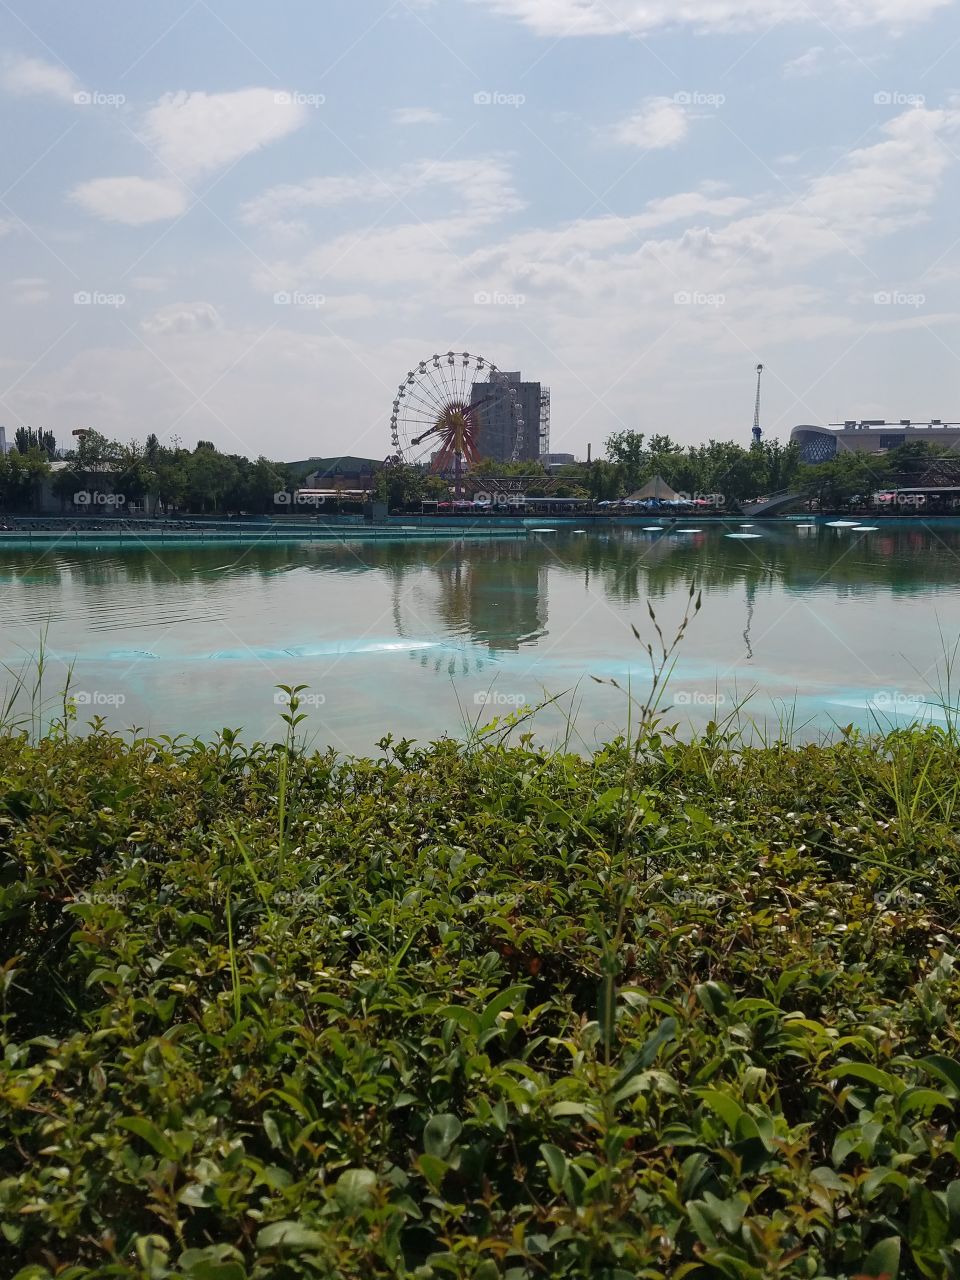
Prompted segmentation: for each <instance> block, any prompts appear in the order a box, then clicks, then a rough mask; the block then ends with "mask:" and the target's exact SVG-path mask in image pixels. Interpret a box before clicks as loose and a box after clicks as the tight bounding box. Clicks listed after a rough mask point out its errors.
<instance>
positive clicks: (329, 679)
mask: <svg viewBox="0 0 960 1280" xmlns="http://www.w3.org/2000/svg"><path fill="white" fill-rule="evenodd" d="M544 527H549V521H545V522H544ZM680 529H684V530H689V531H688V532H680V531H677V530H671V531H662V530H661V531H656V532H645V531H644V530H643V529H642V528H639V527H622V526H620V527H617V526H611V527H610V528H608V529H604V530H602V531H597V530H591V531H588V532H585V533H577V532H574V531H572V530H570V529H566V530H560V529H557V530H555V531H553V532H535V531H529V532H528V534H527V535H526V536H525V537H521V538H517V537H502V538H500V537H496V536H491V537H490V538H481V539H473V540H469V541H468V540H460V539H458V538H456V537H455V536H452V537H450V538H449V539H447V538H442V539H439V540H437V539H434V540H432V541H429V542H424V541H417V540H403V539H399V538H398V539H397V540H396V541H392V540H390V541H384V540H379V541H377V542H368V541H362V540H357V541H352V542H324V543H312V544H310V543H304V544H286V545H277V546H260V547H250V546H232V545H220V546H209V547H197V546H191V547H180V548H174V547H166V546H164V547H161V546H159V545H157V546H152V547H147V546H140V547H138V548H130V547H124V548H123V549H120V548H108V547H101V548H100V549H99V550H96V549H94V548H92V547H81V548H78V549H72V548H71V549H66V548H65V547H64V546H63V544H60V545H54V546H51V547H49V548H40V547H37V548H34V549H33V550H24V549H21V550H13V549H10V548H8V547H0V586H2V591H0V604H2V608H0V626H2V630H0V658H2V660H3V662H4V663H5V665H6V667H7V669H8V672H7V677H6V681H7V686H8V689H9V688H10V687H12V680H13V676H12V675H11V672H16V671H20V670H21V669H26V670H29V669H30V667H31V666H32V663H33V660H34V655H35V654H36V653H37V652H38V649H39V646H40V643H41V638H42V637H45V648H46V652H47V662H48V666H47V670H46V673H45V677H44V696H45V697H46V695H48V694H51V693H54V692H55V691H57V690H59V689H61V688H62V687H63V686H64V684H65V682H66V680H67V676H68V669H69V668H72V671H71V673H70V681H71V689H72V692H73V694H74V697H75V698H76V701H77V704H78V706H77V712H78V724H79V725H80V726H82V725H84V724H86V723H87V722H88V721H89V720H90V719H91V718H92V717H93V716H94V715H102V716H104V718H105V719H106V721H107V723H108V724H110V725H111V726H113V727H117V728H129V727H130V726H137V727H139V728H140V729H142V730H144V731H146V732H148V733H150V734H152V735H159V734H177V733H185V734H190V735H194V734H199V735H203V736H208V735H210V734H212V733H214V732H215V731H216V730H217V729H219V728H221V727H223V726H229V727H231V728H239V729H242V730H243V733H244V736H245V737H247V738H264V737H266V738H270V739H274V738H276V737H278V736H280V735H281V734H282V733H283V730H284V725H283V722H282V719H281V716H282V714H283V712H284V711H285V707H284V706H283V705H282V695H281V694H278V692H277V690H276V686H277V685H278V684H287V685H291V684H306V685H308V686H309V689H308V690H307V691H306V693H305V695H304V697H305V700H306V701H305V706H304V708H303V709H304V710H305V711H306V712H307V713H308V717H309V718H308V720H307V722H306V723H305V725H304V726H303V727H302V731H305V732H306V734H307V737H308V740H309V741H311V742H312V743H314V744H318V745H327V744H329V745H331V746H333V747H335V748H336V749H337V750H339V751H341V752H368V751H370V750H371V749H372V748H374V747H375V745H376V743H377V741H378V740H379V739H380V738H381V737H382V736H383V735H384V734H386V733H388V732H390V733H393V735H394V736H395V737H399V736H406V737H412V738H416V739H418V740H421V741H424V740H428V739H432V738H435V737H438V736H439V735H441V734H444V733H447V734H456V735H462V734H463V733H465V732H466V731H467V730H468V729H469V727H470V726H471V725H473V724H476V723H480V724H483V723H486V722H488V721H489V720H490V719H492V717H493V716H495V715H497V716H501V717H503V716H508V715H510V714H511V713H514V712H516V711H517V710H518V709H521V708H531V707H536V706H538V705H539V704H541V703H544V702H547V703H548V705H546V706H544V707H543V708H542V709H541V710H539V711H538V712H537V714H536V716H535V719H534V724H535V727H536V730H537V733H538V736H539V737H540V739H542V740H544V741H547V742H558V741H562V740H564V739H566V740H567V741H568V742H569V743H570V745H571V746H572V747H574V748H576V749H579V750H586V749H590V748H592V747H593V746H595V745H596V744H597V743H598V742H599V741H602V740H604V739H607V738H609V737H610V736H611V735H612V734H614V733H616V732H618V731H619V730H622V729H623V728H624V727H625V725H626V724H627V718H628V701H627V694H626V693H625V692H624V691H623V690H624V689H626V687H627V685H628V684H629V686H630V688H631V690H632V693H633V695H634V696H635V697H636V698H637V699H638V700H641V701H642V699H643V698H644V697H645V696H646V695H647V692H648V690H649V687H650V675H649V672H650V667H649V660H648V658H647V655H646V653H645V649H644V645H645V644H646V642H647V641H653V642H655V641H656V635H655V631H654V627H653V623H652V622H651V619H650V616H649V613H648V607H647V606H648V602H649V604H650V605H651V606H652V608H653V610H654V611H655V614H656V618H657V621H658V623H659V624H660V626H661V628H662V630H663V633H664V636H665V637H666V639H667V641H668V643H669V642H670V641H671V640H672V638H673V635H674V633H675V631H676V629H677V627H678V626H679V624H680V622H681V620H682V617H683V612H684V608H685V605H686V603H687V599H688V592H689V588H690V584H691V582H695V583H696V584H697V586H698V588H700V589H701V590H702V593H703V607H702V609H701V611H700V613H699V614H698V615H697V616H696V617H695V618H694V619H693V620H692V621H691V622H690V625H689V628H688V630H687V633H686V635H685V637H684V639H683V642H682V644H681V646H680V647H679V649H678V651H677V655H676V663H675V666H674V668H673V671H672V675H671V679H670V682H669V685H668V687H667V690H666V693H665V695H664V699H663V701H664V713H665V715H666V718H667V720H668V721H669V722H670V723H680V724H681V725H686V724H688V723H692V724H694V725H697V726H700V727H703V726H704V725H705V724H706V723H707V722H708V721H710V720H711V719H716V720H721V721H722V720H723V719H724V718H725V717H727V716H730V715H734V714H738V712H737V708H738V707H740V708H741V709H740V711H739V715H740V716H741V718H742V719H744V720H746V719H751V720H752V721H754V722H757V723H759V724H762V725H765V726H766V727H767V728H768V729H769V727H770V726H771V725H773V724H776V723H778V722H779V721H780V720H781V719H783V718H786V719H787V720H788V721H789V722H790V723H791V724H792V726H793V728H794V731H795V732H796V733H797V734H798V735H800V736H803V737H807V738H816V737H817V736H818V735H820V734H821V733H823V732H824V731H830V730H831V729H835V728H836V727H837V726H841V725H846V724H850V723H854V724H857V725H861V726H864V727H867V726H869V725H870V724H876V723H881V724H883V725H884V726H887V725H894V724H906V723H908V722H910V721H911V720H913V719H916V718H923V719H927V720H933V721H934V722H937V721H940V722H942V721H943V719H944V713H943V711H942V710H941V709H939V708H938V706H937V705H936V704H937V702H938V701H939V694H938V689H939V688H940V687H941V684H942V682H943V680H944V679H945V672H946V665H945V662H944V655H945V653H949V652H950V651H952V649H953V647H954V645H955V644H956V642H957V639H958V636H960V522H956V523H952V522H951V523H949V524H947V523H944V524H936V525H933V524H931V525H929V526H925V525H922V524H919V523H912V522H899V523H896V524H890V525H886V524H884V525H883V526H882V527H881V528H879V529H876V530H874V531H866V532H864V531H860V530H857V529H854V528H851V527H849V526H847V527H829V526H826V525H819V526H815V527H811V526H809V525H804V523H803V522H798V521H777V522H767V523H757V524H755V525H754V526H752V527H740V526H739V525H738V524H730V525H726V526H712V527H708V526H706V525H703V526H699V527H698V526H697V523H696V520H693V521H691V522H690V523H689V524H683V523H681V525H680ZM731 535H734V536H731ZM744 535H747V536H744ZM633 626H635V627H636V628H637V630H638V631H639V632H640V636H641V642H638V640H637V639H636V638H635V636H634V634H633V631H632V627H633ZM591 677H595V678H596V679H592V678H591ZM611 678H612V679H615V680H616V681H617V682H618V683H619V684H620V685H621V686H622V689H621V690H617V689H615V688H613V687H612V686H610V685H609V684H599V683H597V682H596V680H597V679H599V680H604V681H607V680H609V679H611ZM744 702H745V705H742V704H744ZM953 702H954V703H956V699H955V698H954V699H953ZM20 705H21V706H23V701H22V699H21V703H20ZM50 710H52V704H51V706H48V711H50Z"/></svg>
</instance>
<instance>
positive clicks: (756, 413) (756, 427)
mask: <svg viewBox="0 0 960 1280" xmlns="http://www.w3.org/2000/svg"><path fill="white" fill-rule="evenodd" d="M762 377H763V365H762V364H758V365H757V403H756V406H755V408H754V410H753V443H754V444H759V443H760V437H761V436H762V435H763V432H762V431H761V430H760V379H761V378H762Z"/></svg>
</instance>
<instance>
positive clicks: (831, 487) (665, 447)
mask: <svg viewBox="0 0 960 1280" xmlns="http://www.w3.org/2000/svg"><path fill="white" fill-rule="evenodd" d="M14 445H15V447H14V448H13V449H12V450H11V451H10V452H9V453H8V454H6V455H0V509H2V510H7V511H24V510H29V509H31V507H34V506H35V505H36V501H37V497H38V494H39V491H40V487H41V485H42V484H43V483H44V481H46V480H49V481H50V485H51V488H52V491H53V493H54V494H55V495H56V496H57V497H59V499H60V502H61V506H62V509H63V510H65V511H67V510H75V509H76V507H75V504H74V498H75V495H76V494H78V493H83V492H87V493H90V492H97V493H100V494H105V495H107V494H108V495H120V494H122V495H123V497H124V499H125V503H124V504H123V505H124V506H129V505H130V504H131V503H136V502H141V503H143V504H144V505H145V507H146V508H147V509H148V511H149V512H150V513H151V514H153V513H155V512H157V511H161V512H167V511H170V510H177V511H184V512H192V513H196V514H207V515H217V514H227V513H239V512H241V511H242V512H247V513H252V514H254V513H255V514H264V515H266V514H271V513H275V512H276V511H277V510H278V505H277V503H276V502H275V495H276V494H277V493H278V492H290V491H292V490H293V489H295V488H296V486H297V484H298V483H299V482H300V480H301V477H300V476H299V475H298V474H296V473H295V471H294V470H293V469H292V468H291V467H290V466H288V465H287V464H286V463H283V462H271V461H270V460H269V459H267V458H264V457H260V458H257V459H256V460H255V461H250V459H248V458H245V457H243V456H242V455H240V454H227V453H221V452H220V451H219V450H218V449H217V448H216V447H215V446H214V445H213V444H212V443H211V442H210V441H208V440H201V441H199V442H198V443H197V445H196V448H194V449H186V448H184V447H183V446H182V445H181V444H180V443H179V442H174V443H173V444H172V445H169V446H168V445H163V444H161V443H160V441H159V440H158V439H157V437H156V436H155V435H150V436H148V437H147V439H146V441H145V442H144V443H143V444H140V443H138V442H131V443H130V444H120V443H119V442H118V441H115V440H110V439H108V438H107V437H106V436H104V435H101V434H100V433H99V432H97V431H92V430H91V431H83V432H79V433H78V435H77V444H76V447H75V448H74V449H71V450H67V451H59V450H58V449H57V443H56V440H55V438H54V436H53V433H52V432H49V431H42V430H34V429H33V428H31V427H19V428H18V429H17V431H16V435H15V439H14ZM57 458H59V459H61V460H63V461H66V462H67V463H69V465H68V466H60V467H58V468H57V469H56V470H53V468H52V467H51V463H52V461H54V460H55V459H57ZM958 473H960V465H958V464H955V463H954V462H953V461H952V459H951V458H949V457H948V456H947V455H946V452H945V451H944V450H943V449H942V448H938V447H937V446H935V445H929V444H926V443H923V442H919V443H912V444H909V445H905V446H903V447H901V448H900V449H895V450H891V451H890V452H889V453H886V454H883V455H875V454H871V455H865V454H859V453H843V454H838V455H837V457H836V458H834V459H832V460H831V461H830V462H824V463H820V464H819V465H817V466H804V465H803V464H802V463H801V461H800V457H799V452H798V450H797V447H796V446H795V445H793V444H789V445H781V444H780V443H779V442H778V441H775V440H774V441H763V442H761V443H760V444H755V445H752V446H750V447H749V448H744V447H743V446H742V445H739V444H734V443H733V442H731V441H723V440H710V441H708V443H707V444H703V445H691V446H684V445H681V444H678V443H677V442H676V441H674V440H672V439H671V438H670V436H668V435H662V434H654V435H651V436H649V437H648V436H646V435H645V434H644V433H643V432H640V431H618V432H615V433H614V434H613V435H611V436H610V437H609V438H608V440H607V442H606V457H604V458H599V459H597V460H596V461H595V462H592V463H589V464H588V463H576V464H572V465H570V466H567V467H562V468H560V469H559V470H553V471H550V472H548V471H547V470H546V468H544V467H543V466H542V465H541V464H540V463H537V462H517V463H502V462H494V461H490V460H487V461H484V462H482V463H480V464H479V465H478V466H476V467H475V468H473V470H472V472H471V474H470V476H469V477H468V480H469V481H471V482H472V486H471V487H472V488H473V489H474V490H475V489H482V488H483V487H484V486H483V481H484V479H485V478H486V477H489V476H506V475H511V474H513V475H522V476H524V477H525V482H524V488H525V490H526V492H527V494H528V495H530V496H536V495H537V494H538V493H540V494H543V493H551V494H553V495H555V496H557V497H581V498H583V499H585V500H591V499H592V500H593V501H595V502H602V501H612V500H616V499H618V498H624V497H627V496H629V495H630V494H631V493H633V492H635V491H636V490H638V489H640V488H641V487H642V486H643V485H644V484H645V483H646V482H647V481H648V480H650V479H652V478H653V477H654V476H657V475H659V476H662V477H663V479H664V480H665V481H666V482H667V483H668V484H669V485H670V486H672V488H674V489H676V490H677V492H679V493H685V494H690V495H706V494H712V495H722V498H723V502H724V504H725V505H727V506H733V505H735V504H736V503H738V502H743V501H745V500H748V499H751V498H755V497H758V496H761V495H764V494H772V493H777V492H782V491H784V490H791V489H792V490H795V491H796V492H798V493H801V494H803V495H804V496H805V497H807V498H809V499H811V500H815V501H817V502H819V504H820V505H821V506H822V507H823V508H824V509H827V508H829V509H834V510H835V509H839V508H842V507H843V506H844V505H845V504H848V503H850V502H851V501H853V500H855V499H858V498H862V497H864V496H866V495H868V494H870V493H873V492H876V491H877V490H878V489H882V488H886V487H892V486H894V485H897V484H900V485H909V484H911V483H913V484H917V483H928V484H949V483H957V482H958V479H960V474H958ZM371 496H372V497H373V498H374V499H375V500H377V501H380V502H385V503H386V504H387V505H388V506H389V507H390V508H391V509H399V508H412V507H416V506H418V505H419V504H420V503H421V502H424V501H443V500H445V499H448V498H449V497H450V496H451V495H450V485H449V483H448V481H447V480H445V479H443V478H442V477H440V476H437V475H433V474H431V473H429V472H427V471H424V470H422V469H421V468H419V467H412V466H407V465H398V466H389V467H384V468H383V469H382V470H380V471H379V472H378V473H377V475H376V477H375V481H374V489H373V493H372V495H371ZM118 509H122V508H119V507H118Z"/></svg>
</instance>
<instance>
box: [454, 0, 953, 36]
mask: <svg viewBox="0 0 960 1280" xmlns="http://www.w3.org/2000/svg"><path fill="white" fill-rule="evenodd" d="M474 3H477V4H479V3H485V4H487V5H488V6H489V7H492V8H493V9H494V10H495V11H496V12H498V13H501V14H505V15H506V16H508V17H512V18H517V19H519V20H520V21H521V22H523V23H524V24H525V25H526V26H528V27H530V28H532V30H534V31H535V32H536V33H537V34H538V35H542V36H550V37H563V36H588V35H647V34H649V33H650V32H651V31H656V30H657V29H659V28H662V27H681V26H682V27H692V28H693V29H694V30H696V31H729V30H744V29H747V30H756V29H757V28H763V27H769V26H771V25H773V24H777V23H781V22H789V23H798V24H799V23H805V24H808V23H823V24H825V25H827V26H829V27H837V26H841V27H864V26H886V27H892V28H894V29H898V28H902V27H905V26H907V25H910V24H912V23H915V22H920V21H923V20H925V19H927V18H930V17H932V16H933V15H934V14H935V13H937V12H939V11H940V10H941V9H945V8H947V7H948V6H949V5H950V4H951V3H952V0H492V4H491V3H490V0H474Z"/></svg>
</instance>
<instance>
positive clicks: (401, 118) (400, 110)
mask: <svg viewBox="0 0 960 1280" xmlns="http://www.w3.org/2000/svg"><path fill="white" fill-rule="evenodd" d="M442 120H443V116H442V115H441V114H440V112H439V111H434V110H433V109H432V108H431V107H397V108H396V110H395V111H394V113H393V123H394V124H403V125H408V124H440V122H441V121H442Z"/></svg>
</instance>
